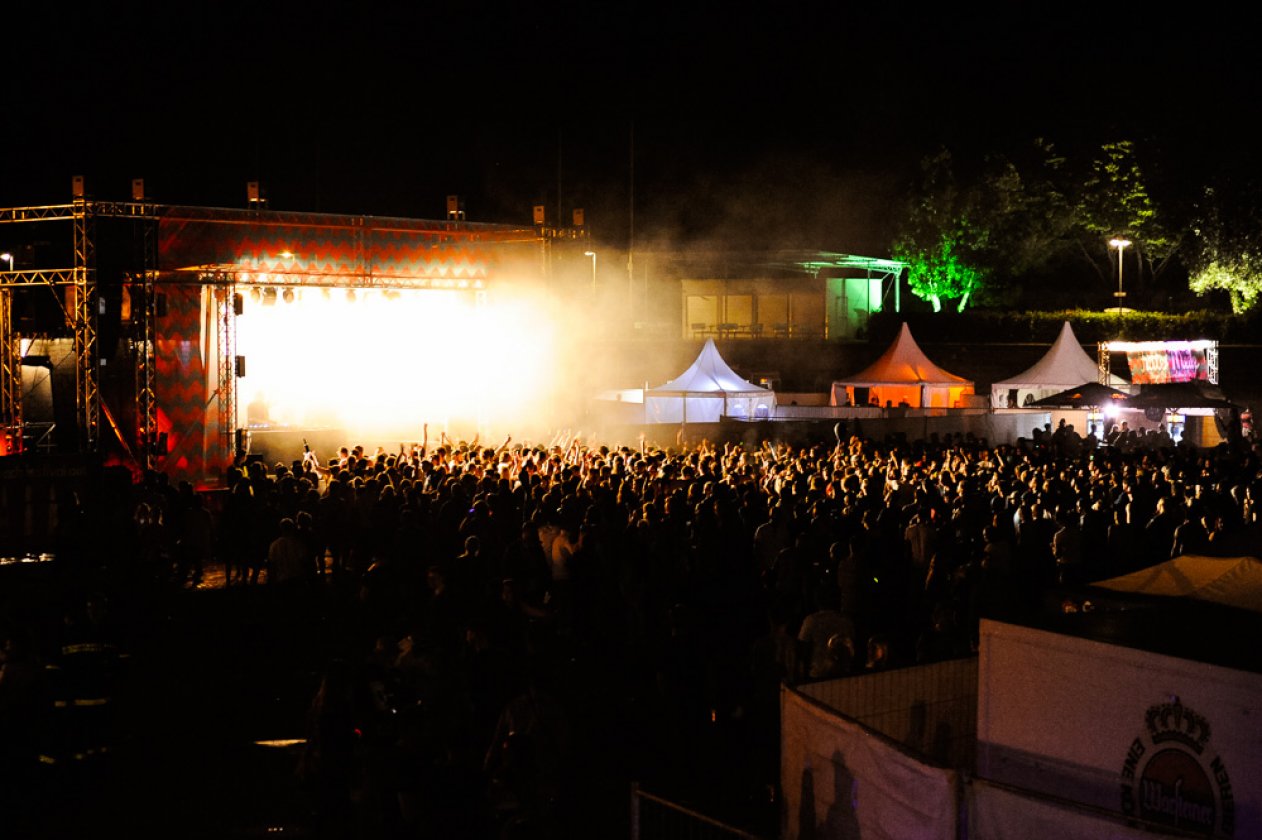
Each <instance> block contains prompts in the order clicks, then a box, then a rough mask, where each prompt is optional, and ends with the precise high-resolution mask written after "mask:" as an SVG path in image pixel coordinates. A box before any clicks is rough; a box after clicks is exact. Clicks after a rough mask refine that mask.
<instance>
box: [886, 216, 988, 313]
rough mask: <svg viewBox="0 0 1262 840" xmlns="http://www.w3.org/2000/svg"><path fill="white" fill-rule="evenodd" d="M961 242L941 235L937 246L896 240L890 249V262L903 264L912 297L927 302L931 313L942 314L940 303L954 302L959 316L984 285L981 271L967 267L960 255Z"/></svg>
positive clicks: (984, 276) (972, 266)
mask: <svg viewBox="0 0 1262 840" xmlns="http://www.w3.org/2000/svg"><path fill="white" fill-rule="evenodd" d="M963 240H964V237H963V236H960V235H958V234H957V235H956V236H952V235H949V234H947V233H945V232H944V233H942V234H941V235H940V236H939V238H938V241H937V242H930V243H926V244H925V245H921V244H919V243H916V242H913V241H910V240H899V242H897V243H896V244H895V246H894V259H896V260H901V261H903V262H905V263H907V284H908V285H909V286H910V287H911V291H912V294H914V295H916V296H917V297H919V298H920V299H922V300H927V301H929V302H930V303H931V304H932V305H933V311H934V312H941V311H942V301H943V300H958V301H959V303H958V304H957V305H956V308H957V310H958V311H960V312H963V311H964V307H966V306H967V305H968V301H969V298H971V297H972V296H973V295H974V293H976V292H977V291H978V289H980V288H981V287H982V284H983V282H984V281H985V278H986V271H985V269H982V268H980V267H979V266H976V265H972V264H970V263H969V262H968V261H967V259H966V258H965V257H964V255H963V254H962V253H961V250H962V248H961V245H960V243H961V242H962V241H963Z"/></svg>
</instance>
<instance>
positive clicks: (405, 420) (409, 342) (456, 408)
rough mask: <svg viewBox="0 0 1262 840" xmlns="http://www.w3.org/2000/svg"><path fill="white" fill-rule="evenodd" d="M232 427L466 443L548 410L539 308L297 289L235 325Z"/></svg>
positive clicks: (549, 335)
mask: <svg viewBox="0 0 1262 840" xmlns="http://www.w3.org/2000/svg"><path fill="white" fill-rule="evenodd" d="M236 323H237V353H238V354H240V355H244V356H245V357H246V359H247V375H246V376H245V377H244V378H242V379H240V380H238V389H239V403H238V404H239V406H240V415H239V418H238V420H239V424H241V425H245V424H246V423H250V424H251V425H254V424H255V423H254V421H255V420H257V415H256V417H255V418H249V417H247V411H248V407H249V406H250V404H251V403H253V404H255V405H256V406H265V407H266V412H267V418H268V422H269V424H270V425H271V426H273V427H276V426H288V427H293V428H304V429H311V428H340V429H345V430H346V431H347V433H348V434H350V435H351V436H353V437H355V439H356V440H357V441H362V442H365V443H367V442H370V441H379V442H381V443H382V445H385V444H387V443H389V442H395V443H397V442H401V441H414V440H419V439H420V435H421V427H422V424H425V423H428V424H429V425H430V433H431V438H436V437H437V434H438V432H439V431H450V433H451V434H452V435H453V436H457V435H467V436H472V434H474V432H475V431H485V432H497V433H498V432H500V431H501V430H507V431H510V432H511V431H514V430H520V429H521V428H522V426H523V425H524V424H525V423H526V422H528V421H529V420H530V419H531V418H535V417H540V416H541V415H543V414H544V413H546V409H547V406H548V405H549V404H550V396H551V394H550V392H549V390H548V389H549V388H551V387H552V382H551V380H553V379H554V378H555V377H553V376H551V372H552V371H553V370H554V369H555V368H556V358H555V355H556V352H555V347H554V329H553V325H552V323H551V321H550V318H549V317H548V314H547V310H546V309H545V308H544V306H543V305H542V304H541V303H536V302H534V301H532V300H530V299H528V298H521V299H513V298H512V297H510V296H508V295H506V294H497V295H496V296H495V297H494V299H488V296H486V294H485V293H477V294H474V293H471V292H459V291H393V290H392V291H389V292H386V291H382V290H377V289H357V290H355V295H354V298H353V299H352V298H351V297H350V295H349V294H348V293H346V292H343V291H340V290H338V291H336V292H334V293H333V294H327V293H325V291H324V290H320V289H313V288H307V289H301V290H296V292H295V297H294V300H293V301H292V302H290V303H286V302H283V301H279V300H278V301H276V302H275V303H274V304H273V305H270V306H264V305H260V304H259V303H253V304H250V305H247V306H246V309H245V313H244V314H243V315H241V316H240V317H238V318H237V321H236Z"/></svg>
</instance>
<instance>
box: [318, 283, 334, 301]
mask: <svg viewBox="0 0 1262 840" xmlns="http://www.w3.org/2000/svg"><path fill="white" fill-rule="evenodd" d="M320 296H321V297H323V298H324V299H325V300H332V299H333V290H332V289H330V288H329V287H328V286H325V287H324V288H322V289H321V290H320Z"/></svg>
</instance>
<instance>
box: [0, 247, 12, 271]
mask: <svg viewBox="0 0 1262 840" xmlns="http://www.w3.org/2000/svg"><path fill="white" fill-rule="evenodd" d="M0 260H4V261H5V262H7V263H8V264H9V271H12V270H13V255H12V254H10V253H9V252H8V251H5V252H4V253H3V254H0Z"/></svg>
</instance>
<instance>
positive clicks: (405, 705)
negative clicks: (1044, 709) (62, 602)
mask: <svg viewBox="0 0 1262 840" xmlns="http://www.w3.org/2000/svg"><path fill="white" fill-rule="evenodd" d="M1128 433H1129V434H1128ZM1103 437H1104V440H1100V439H1099V437H1098V436H1097V433H1096V432H1095V430H1094V429H1092V430H1089V433H1088V435H1086V436H1081V435H1079V434H1078V433H1077V432H1075V430H1074V429H1073V427H1072V426H1069V427H1065V426H1063V425H1062V427H1060V428H1058V429H1056V430H1052V429H1051V428H1050V427H1049V428H1047V429H1045V430H1042V431H1041V432H1040V433H1039V434H1037V435H1035V436H1034V437H1033V438H1031V439H1028V440H1021V441H1018V442H1017V443H1016V444H1014V445H1002V446H992V445H989V444H988V443H987V442H986V441H984V440H981V439H977V438H974V437H973V436H971V435H948V436H944V437H941V438H939V437H937V436H931V437H930V438H929V439H927V440H916V441H907V440H905V439H887V440H884V441H872V440H864V439H861V438H859V437H854V436H848V435H846V434H845V433H844V430H843V429H841V428H840V427H838V428H837V429H836V430H835V433H834V434H833V435H831V436H829V439H827V440H822V441H820V442H818V443H817V444H815V445H806V446H790V445H787V444H777V443H773V442H764V443H762V444H761V445H758V446H747V445H740V444H733V443H727V444H722V445H720V444H711V443H708V442H705V441H702V442H699V443H696V444H694V445H686V444H685V443H684V442H683V441H682V438H681V439H680V441H679V442H678V445H676V446H674V447H670V448H659V447H650V446H646V445H645V444H644V442H643V440H641V441H640V442H639V444H638V445H624V446H605V445H597V444H589V443H588V442H587V441H584V440H582V439H581V438H580V437H578V436H572V435H569V434H563V435H559V436H558V437H557V439H555V440H552V441H549V442H547V443H539V444H521V443H515V442H514V441H513V440H512V439H511V437H510V438H507V439H505V440H504V441H503V442H502V443H500V444H499V445H497V446H489V445H483V444H481V443H479V442H478V441H477V440H476V439H474V440H473V441H470V442H460V441H452V440H449V439H447V438H446V437H445V436H443V437H442V438H441V439H440V441H439V444H438V445H431V444H430V442H429V441H428V435H426V440H425V441H424V442H423V443H420V444H416V445H411V446H405V447H400V448H399V449H398V450H397V451H389V452H388V451H384V450H381V449H377V450H375V451H372V452H369V451H367V450H365V449H364V448H362V447H354V448H350V447H348V448H345V449H342V450H341V451H340V452H339V453H337V454H336V455H335V456H333V457H325V458H321V457H319V456H318V455H317V454H315V453H310V452H307V453H304V454H303V455H302V456H301V457H299V458H296V459H294V460H293V461H291V462H290V463H287V464H286V463H276V464H272V465H268V464H266V463H264V462H262V461H261V460H257V459H255V460H251V459H249V458H247V457H245V456H244V455H243V456H242V457H241V458H240V459H238V461H237V463H235V464H234V465H233V466H232V468H231V469H230V470H229V471H228V473H227V475H226V477H225V482H224V488H225V489H223V490H222V491H220V492H218V493H216V494H213V495H211V496H209V497H207V496H205V495H204V494H199V493H196V492H193V490H192V488H191V486H189V485H186V484H181V485H176V486H174V487H173V486H172V485H171V484H170V482H169V481H167V480H166V478H165V476H163V475H162V474H160V473H150V474H148V475H147V476H146V478H145V480H144V481H143V482H142V483H141V484H139V485H137V486H136V487H135V488H134V491H135V495H134V498H133V499H132V502H131V503H130V504H131V508H130V510H131V516H132V520H131V523H130V525H131V527H130V530H129V531H128V532H127V534H128V535H127V542H126V544H125V548H123V549H122V550H121V551H120V552H119V556H118V557H117V558H114V560H113V561H112V562H114V563H115V564H116V565H118V566H119V567H122V566H126V567H127V573H128V574H130V575H133V576H139V577H144V578H150V579H159V580H164V581H168V582H173V583H174V584H175V585H189V584H196V583H198V582H200V581H201V580H202V579H203V577H204V576H205V574H206V571H207V569H208V568H209V566H210V565H211V564H214V563H221V564H222V565H223V568H224V579H225V585H226V586H228V587H242V588H248V587H254V588H257V589H258V590H259V591H261V592H266V593H268V597H270V598H272V599H273V601H274V604H275V613H274V614H275V616H276V620H277V621H280V622H293V623H296V622H301V621H303V620H305V618H306V617H309V616H310V615H311V614H312V611H314V610H323V611H325V612H326V613H327V612H329V611H335V612H336V613H337V614H338V615H339V617H340V618H341V619H342V620H343V621H342V625H341V626H343V627H344V628H345V640H344V645H343V646H342V648H341V652H340V653H339V655H338V656H337V657H336V658H335V659H333V660H332V661H331V662H330V663H329V665H328V668H327V671H326V672H325V674H324V677H323V680H322V682H321V685H320V688H319V691H318V692H317V693H316V695H315V697H314V698H313V700H312V703H311V705H310V710H309V716H308V720H307V722H306V747H305V752H304V753H303V756H302V760H301V762H300V763H299V767H298V779H299V781H300V783H301V784H302V786H303V787H304V789H305V790H307V791H308V792H309V793H310V794H311V801H312V803H313V807H315V808H316V809H317V810H318V812H319V815H320V820H319V824H321V825H324V826H343V827H344V826H345V825H347V824H348V823H347V821H362V820H364V819H365V813H364V812H365V811H370V812H371V814H370V819H371V821H373V823H374V824H375V825H378V826H381V827H383V830H385V831H388V832H389V831H394V832H399V836H410V835H407V832H409V831H415V830H416V829H417V827H418V826H421V825H434V824H443V825H446V826H447V827H448V828H449V829H450V830H452V831H455V832H456V833H465V834H469V833H471V832H470V825H469V823H468V821H469V820H471V819H477V820H478V821H479V822H478V826H477V830H478V831H483V832H485V833H486V835H487V836H538V835H539V834H543V835H546V834H547V833H548V831H549V830H550V829H549V827H554V826H556V825H558V824H560V823H561V822H563V821H564V820H565V819H566V815H567V814H570V813H573V811H574V809H575V807H576V803H574V802H572V801H569V800H568V799H567V795H568V794H569V792H571V791H573V790H575V789H576V785H575V782H576V776H577V774H579V773H581V772H582V768H584V767H585V766H588V765H587V764H585V762H590V756H584V751H585V750H587V751H590V750H591V749H592V746H591V744H590V738H588V737H587V736H590V733H591V732H592V731H593V728H598V727H599V726H600V724H593V722H592V720H593V718H595V717H596V716H598V715H611V716H612V718H613V719H615V720H617V721H619V724H618V726H619V728H620V729H621V730H623V734H622V736H621V737H622V740H621V741H620V742H619V745H620V746H619V749H621V750H622V751H623V754H624V755H627V756H630V757H629V758H627V761H628V762H629V763H630V764H631V765H634V766H635V767H636V768H637V769H640V770H642V769H643V768H644V767H648V766H657V767H659V768H662V767H667V766H669V765H670V761H669V759H664V757H668V756H671V755H674V756H676V757H678V756H680V755H683V754H684V753H685V752H687V749H686V748H688V747H689V745H692V746H696V745H697V744H699V743H701V742H703V741H705V739H710V741H709V742H708V743H710V745H711V747H713V746H714V744H713V739H714V737H715V733H716V732H722V733H724V736H725V737H729V738H731V739H733V740H735V741H739V742H740V743H741V745H742V752H741V756H742V758H741V760H740V761H739V762H733V765H732V767H731V768H729V769H730V772H732V773H734V774H737V775H743V777H744V778H743V779H742V781H744V782H748V783H749V787H750V789H754V788H757V787H758V786H760V785H761V786H765V785H773V786H774V783H775V781H776V776H777V772H778V767H777V764H776V750H777V743H778V734H777V717H778V692H779V688H780V685H781V683H789V684H794V683H797V682H800V681H804V680H817V679H827V678H833V677H839V676H844V675H848V674H854V673H861V672H865V671H871V670H875V669H882V668H890V667H898V666H902V665H908V664H915V663H925V662H931V661H935V660H940V659H944V658H950V657H958V656H966V655H969V654H970V653H973V652H975V651H976V649H977V644H978V621H979V617H980V616H982V615H990V616H996V617H1001V618H1002V617H1013V618H1019V617H1020V616H1022V615H1025V614H1031V613H1033V612H1034V611H1036V610H1037V609H1039V608H1040V605H1041V604H1043V603H1044V602H1046V601H1047V598H1048V596H1049V595H1052V594H1055V593H1058V592H1061V591H1065V588H1071V587H1074V586H1077V585H1079V584H1083V583H1087V582H1091V581H1095V580H1100V579H1102V578H1106V577H1109V576H1114V575H1118V574H1122V573H1125V572H1128V571H1133V570H1137V569H1140V568H1144V567H1146V566H1149V565H1152V564H1154V563H1157V562H1160V561H1163V560H1166V559H1169V558H1170V557H1172V556H1178V555H1180V554H1189V553H1202V554H1204V553H1217V554H1224V555H1240V554H1253V555H1255V556H1256V555H1258V553H1259V551H1262V526H1260V523H1259V518H1258V509H1257V499H1258V493H1259V490H1260V489H1262V473H1260V472H1259V470H1260V467H1262V461H1260V450H1259V448H1258V447H1255V446H1252V445H1251V442H1250V441H1248V440H1238V441H1234V442H1233V444H1232V445H1230V446H1229V445H1222V446H1220V447H1218V448H1216V449H1198V448H1196V447H1193V446H1190V445H1186V444H1180V445H1178V446H1176V445H1174V444H1173V441H1170V442H1169V443H1168V444H1167V443H1166V441H1167V440H1168V435H1167V436H1164V437H1163V436H1161V434H1160V433H1153V434H1151V435H1143V436H1140V435H1138V434H1137V433H1135V432H1130V430H1129V429H1128V430H1120V429H1119V430H1117V434H1113V433H1112V431H1110V433H1109V434H1107V435H1105V436H1103ZM1149 438H1152V440H1151V441H1149V440H1148V439H1149ZM295 454H297V453H295ZM595 687H599V690H598V689H597V688H595ZM5 688H6V683H5V672H4V670H3V668H0V702H2V701H3V698H4V697H5ZM593 696H596V697H599V698H601V700H602V702H603V703H606V704H609V703H616V704H617V708H616V709H610V708H604V709H601V710H600V711H599V712H598V711H597V710H596V709H594V708H592V707H591V706H590V705H589V706H587V707H584V705H583V703H582V702H579V701H578V700H577V699H576V698H591V697H593ZM610 698H617V700H616V701H615V700H611V699H610ZM3 708H4V707H2V706H0V710H3ZM580 734H582V735H584V737H579V736H580ZM606 737H608V738H609V739H610V740H611V741H615V740H617V739H618V736H615V735H613V734H612V733H606ZM694 752H695V750H694ZM679 766H681V767H683V768H684V770H682V771H681V772H686V768H687V765H686V762H685V763H684V764H682V765H679ZM662 772H668V771H665V770H663V771H662ZM474 806H476V807H474ZM471 814H476V815H477V816H476V817H471V816H470V815H471ZM330 830H332V829H330ZM531 832H534V834H531Z"/></svg>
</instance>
